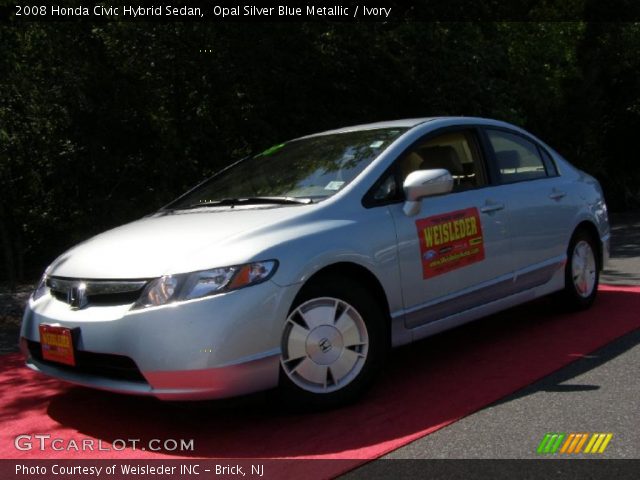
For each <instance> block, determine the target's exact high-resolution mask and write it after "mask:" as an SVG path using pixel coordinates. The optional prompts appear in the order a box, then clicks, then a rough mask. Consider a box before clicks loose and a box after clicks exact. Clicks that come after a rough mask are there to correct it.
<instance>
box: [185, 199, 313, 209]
mask: <svg viewBox="0 0 640 480" xmlns="http://www.w3.org/2000/svg"><path fill="white" fill-rule="evenodd" d="M310 203H313V199H311V198H298V197H243V198H223V199H221V200H210V201H206V202H199V203H194V204H192V205H189V206H188V207H182V208H178V210H187V209H191V208H200V207H225V206H232V207H233V206H234V205H266V204H275V205H308V204H310Z"/></svg>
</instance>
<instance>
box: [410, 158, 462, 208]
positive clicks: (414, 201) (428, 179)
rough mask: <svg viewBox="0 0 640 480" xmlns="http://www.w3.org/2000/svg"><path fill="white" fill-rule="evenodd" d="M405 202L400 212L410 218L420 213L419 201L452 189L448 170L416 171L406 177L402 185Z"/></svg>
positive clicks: (451, 179) (451, 180) (451, 178)
mask: <svg viewBox="0 0 640 480" xmlns="http://www.w3.org/2000/svg"><path fill="white" fill-rule="evenodd" d="M402 188H403V189H404V194H405V197H406V199H407V200H406V201H405V202H404V207H403V208H402V210H403V211H404V213H405V215H407V216H408V217H411V216H413V215H417V214H418V213H419V212H420V200H421V199H422V198H424V197H431V196H433V195H442V194H443V193H449V192H451V190H452V189H453V177H452V176H451V174H450V173H449V170H446V169H444V168H434V169H432V170H416V171H415V172H411V173H410V174H409V175H407V178H406V179H405V180H404V183H403V185H402Z"/></svg>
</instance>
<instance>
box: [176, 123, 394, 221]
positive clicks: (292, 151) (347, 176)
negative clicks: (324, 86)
mask: <svg viewBox="0 0 640 480" xmlns="http://www.w3.org/2000/svg"><path fill="white" fill-rule="evenodd" d="M406 130H407V129H406V128H383V129H375V130H362V131H353V132H345V133H336V134H330V135H320V136H316V137H309V138H303V139H300V140H294V141H291V142H289V143H284V144H280V145H276V146H274V147H271V148H269V149H268V150H266V151H264V152H262V153H261V154H258V155H256V156H254V157H251V158H248V159H246V160H243V161H241V162H239V163H237V164H235V165H233V166H232V167H230V168H228V169H226V170H223V171H222V172H220V173H219V174H217V175H215V176H214V177H212V178H211V179H210V180H208V181H207V182H205V183H203V184H202V185H201V186H199V187H198V188H196V189H195V190H193V191H192V192H189V193H188V194H187V195H185V196H183V197H182V198H180V199H178V200H177V201H175V202H174V203H173V204H170V205H168V207H167V208H171V209H188V208H198V207H205V206H207V205H216V204H220V203H225V202H229V201H240V200H241V201H242V202H243V203H251V202H252V201H253V200H255V199H260V200H263V201H270V200H276V199H288V200H294V201H295V200H301V201H302V200H307V201H321V200H323V199H326V198H328V197H330V196H332V195H334V194H335V193H337V192H338V191H340V190H342V189H343V188H344V187H346V186H347V185H348V184H349V183H351V182H352V181H353V180H354V179H355V178H356V177H357V176H358V175H359V174H360V173H361V172H362V171H363V170H364V169H365V168H366V167H367V166H368V165H369V164H370V163H371V162H372V161H373V160H375V159H376V158H377V157H378V155H380V154H381V153H382V152H383V151H384V150H385V149H386V148H387V147H388V146H389V145H390V144H391V143H392V142H393V141H394V140H395V139H396V138H398V137H399V136H400V135H401V134H402V133H404V132H405V131H406Z"/></svg>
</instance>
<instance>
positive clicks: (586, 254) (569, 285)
mask: <svg viewBox="0 0 640 480" xmlns="http://www.w3.org/2000/svg"><path fill="white" fill-rule="evenodd" d="M596 242H597V240H596V239H594V238H593V235H591V234H590V233H589V232H587V231H586V230H578V231H577V232H576V233H575V234H574V236H573V238H572V239H571V242H570V243H569V249H568V251H567V264H566V266H565V287H564V290H563V291H562V292H561V295H560V300H561V301H562V306H563V307H564V308H566V309H568V310H583V309H585V308H588V307H590V306H591V304H592V303H593V301H594V300H595V298H596V294H597V293H598V283H599V281H600V268H599V264H598V257H597V252H598V249H597V244H596Z"/></svg>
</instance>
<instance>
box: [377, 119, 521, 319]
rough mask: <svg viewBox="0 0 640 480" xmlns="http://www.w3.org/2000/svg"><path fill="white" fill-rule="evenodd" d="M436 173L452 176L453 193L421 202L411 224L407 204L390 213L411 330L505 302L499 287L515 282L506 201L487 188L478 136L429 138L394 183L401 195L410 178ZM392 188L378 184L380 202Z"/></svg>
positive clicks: (403, 162)
mask: <svg viewBox="0 0 640 480" xmlns="http://www.w3.org/2000/svg"><path fill="white" fill-rule="evenodd" d="M432 168H446V169H447V170H449V172H450V173H451V174H452V176H453V178H454V189H453V191H452V192H451V193H448V194H445V195H440V196H433V197H428V198H424V199H422V200H421V201H420V211H419V213H418V214H416V215H413V216H408V215H407V214H405V212H404V211H403V202H402V201H399V202H395V203H390V204H389V205H388V207H387V208H388V209H389V211H390V214H391V216H392V218H393V221H394V224H395V228H396V235H397V242H398V258H399V269H400V277H401V285H402V294H403V302H404V306H405V313H406V315H405V325H406V327H408V328H414V327H417V326H420V325H423V324H425V323H428V322H431V321H435V320H438V319H440V318H444V317H447V316H449V315H451V314H453V313H457V312H459V311H463V310H466V309H469V308H473V307H474V306H477V305H480V304H483V303H486V302H489V301H491V300H492V299H495V298H496V296H498V298H499V296H500V295H501V293H500V291H499V286H500V284H505V283H506V284H508V283H509V282H510V281H511V279H512V266H511V262H510V240H509V223H508V216H507V209H506V207H507V204H506V201H507V200H506V197H505V196H504V195H503V194H502V192H501V191H500V188H497V187H494V186H490V184H489V181H488V174H487V169H486V167H485V163H484V160H483V154H482V149H481V146H480V142H479V141H478V133H477V131H476V130H475V129H473V128H464V129H454V130H446V131H440V132H437V133H434V134H430V135H427V136H426V137H424V138H423V139H421V140H419V141H418V142H417V143H416V144H414V145H413V146H412V147H410V148H409V149H408V150H407V151H405V153H404V154H403V155H401V156H400V157H399V158H398V160H397V161H396V163H395V164H394V167H393V169H392V171H391V172H390V175H392V176H393V178H394V180H395V184H396V185H397V187H396V188H397V189H401V188H402V187H401V185H402V182H403V181H404V178H405V177H406V176H407V175H408V174H409V173H411V172H412V171H415V170H425V169H432ZM389 185H391V182H390V180H389V179H386V180H385V179H383V180H382V181H381V182H380V187H381V190H382V191H383V193H382V194H381V195H384V194H385V193H384V192H387V191H388V190H389V187H388V186H389ZM385 189H386V190H385ZM398 195H399V198H403V197H402V192H401V191H400V192H398Z"/></svg>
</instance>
